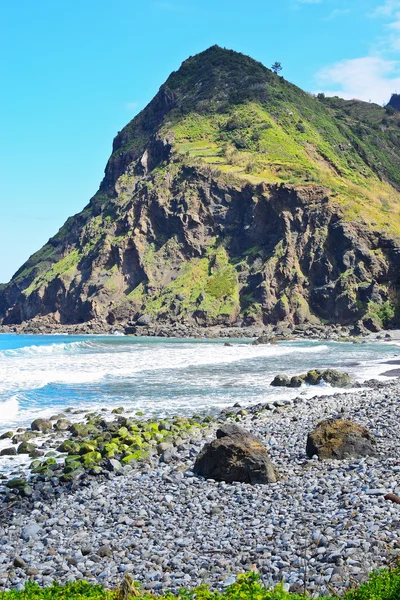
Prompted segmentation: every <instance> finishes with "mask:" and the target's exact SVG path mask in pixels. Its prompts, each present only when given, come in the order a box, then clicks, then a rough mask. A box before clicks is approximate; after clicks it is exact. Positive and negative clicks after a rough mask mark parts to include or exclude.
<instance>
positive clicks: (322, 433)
mask: <svg viewBox="0 0 400 600" xmlns="http://www.w3.org/2000/svg"><path fill="white" fill-rule="evenodd" d="M306 451H307V455H308V456H309V457H310V458H311V457H312V456H314V455H317V456H318V457H319V458H320V459H328V458H335V459H344V458H349V457H356V456H376V454H377V452H376V442H375V440H374V438H373V437H372V435H371V434H370V432H369V431H368V429H366V428H365V427H363V426H362V425H358V424H357V423H353V422H352V421H344V420H342V419H327V420H325V421H321V422H320V423H318V425H317V426H316V427H315V429H314V430H313V431H311V432H310V433H309V434H308V437H307V447H306Z"/></svg>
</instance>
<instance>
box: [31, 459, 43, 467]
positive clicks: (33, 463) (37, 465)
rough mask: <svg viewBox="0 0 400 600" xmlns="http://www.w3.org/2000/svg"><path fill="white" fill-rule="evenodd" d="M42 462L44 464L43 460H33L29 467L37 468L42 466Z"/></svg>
mask: <svg viewBox="0 0 400 600" xmlns="http://www.w3.org/2000/svg"><path fill="white" fill-rule="evenodd" d="M41 464H42V462H41V461H40V460H33V461H32V462H31V464H30V465H29V468H30V469H36V468H37V467H40V465H41Z"/></svg>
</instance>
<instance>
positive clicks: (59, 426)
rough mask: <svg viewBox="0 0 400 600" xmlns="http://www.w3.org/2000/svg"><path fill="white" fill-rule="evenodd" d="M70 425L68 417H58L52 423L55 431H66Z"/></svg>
mask: <svg viewBox="0 0 400 600" xmlns="http://www.w3.org/2000/svg"><path fill="white" fill-rule="evenodd" d="M70 427H71V422H70V421H68V419H58V421H57V423H55V425H54V429H55V430H56V431H67V430H68V429H69V428H70Z"/></svg>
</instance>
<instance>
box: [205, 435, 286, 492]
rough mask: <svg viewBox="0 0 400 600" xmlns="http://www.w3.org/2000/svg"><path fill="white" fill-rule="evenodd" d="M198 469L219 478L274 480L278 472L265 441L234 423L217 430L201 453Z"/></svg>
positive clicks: (272, 481) (270, 481)
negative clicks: (215, 437)
mask: <svg viewBox="0 0 400 600" xmlns="http://www.w3.org/2000/svg"><path fill="white" fill-rule="evenodd" d="M194 472H195V473H196V474H197V475H202V476H204V477H206V478H208V479H216V480H217V481H226V482H228V483H232V482H233V481H240V482H244V483H252V484H255V483H274V482H275V481H276V480H277V473H276V471H275V468H274V466H273V465H272V463H271V461H270V458H269V456H268V453H267V451H266V449H265V447H264V446H263V444H262V443H261V441H260V440H259V439H258V438H256V437H255V436H254V435H252V434H251V433H249V432H248V431H246V430H245V429H243V428H242V427H239V426H238V425H234V424H227V425H224V426H222V427H220V429H218V430H217V439H215V440H213V441H212V442H210V443H209V444H206V445H205V446H204V448H203V449H202V450H201V452H200V454H199V455H198V457H197V459H196V462H195V465H194Z"/></svg>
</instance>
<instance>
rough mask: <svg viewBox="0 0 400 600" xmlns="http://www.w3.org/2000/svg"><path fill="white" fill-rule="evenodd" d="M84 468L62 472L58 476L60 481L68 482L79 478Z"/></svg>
mask: <svg viewBox="0 0 400 600" xmlns="http://www.w3.org/2000/svg"><path fill="white" fill-rule="evenodd" d="M83 473H84V470H83V469H75V470H74V471H71V472H70V473H63V474H62V475H61V477H60V481H62V482H63V483H70V482H71V481H75V480H76V479H79V477H80V476H81V475H83Z"/></svg>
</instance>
